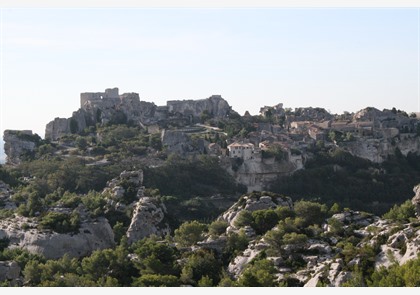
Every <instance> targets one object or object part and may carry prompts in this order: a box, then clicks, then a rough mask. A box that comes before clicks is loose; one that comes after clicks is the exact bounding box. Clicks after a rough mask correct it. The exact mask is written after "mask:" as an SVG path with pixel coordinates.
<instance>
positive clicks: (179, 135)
mask: <svg viewBox="0 0 420 295" xmlns="http://www.w3.org/2000/svg"><path fill="white" fill-rule="evenodd" d="M161 141H162V146H163V147H165V149H166V151H167V152H168V153H176V154H179V155H185V154H187V153H191V152H194V149H195V148H194V146H193V144H192V141H191V139H190V137H189V136H188V135H187V134H186V133H184V132H181V131H177V130H163V131H162V133H161Z"/></svg>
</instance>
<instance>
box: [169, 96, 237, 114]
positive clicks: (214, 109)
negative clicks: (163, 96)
mask: <svg viewBox="0 0 420 295" xmlns="http://www.w3.org/2000/svg"><path fill="white" fill-rule="evenodd" d="M167 106H168V110H169V112H172V113H179V114H182V115H184V116H193V117H200V116H201V114H203V113H204V112H206V113H207V114H209V115H211V116H214V117H216V118H224V117H226V116H227V115H228V114H229V112H230V111H231V107H230V106H229V104H228V103H227V101H226V100H224V99H223V98H222V97H221V96H220V95H212V96H211V97H209V98H207V99H199V100H171V101H168V102H167Z"/></svg>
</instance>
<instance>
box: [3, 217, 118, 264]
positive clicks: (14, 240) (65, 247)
mask: <svg viewBox="0 0 420 295" xmlns="http://www.w3.org/2000/svg"><path fill="white" fill-rule="evenodd" d="M24 224H26V225H29V227H30V229H24V228H26V227H25V226H23V225H24ZM2 238H7V239H9V241H10V243H9V247H12V248H13V247H18V248H22V249H26V250H28V251H29V252H31V253H34V254H40V255H44V256H45V257H46V258H47V259H58V258H60V257H62V256H63V255H64V254H66V253H67V254H68V255H69V256H70V257H84V256H87V255H90V254H91V253H92V252H93V251H95V250H98V249H106V248H111V247H113V246H114V245H115V242H114V233H113V231H112V228H111V226H110V225H109V223H108V220H107V219H105V218H98V220H96V221H90V222H84V223H82V224H81V226H80V228H79V232H78V233H77V234H70V233H69V234H60V233H56V232H52V231H40V230H38V229H36V224H34V223H33V221H32V220H31V219H28V218H25V217H14V218H9V219H3V220H1V221H0V239H2Z"/></svg>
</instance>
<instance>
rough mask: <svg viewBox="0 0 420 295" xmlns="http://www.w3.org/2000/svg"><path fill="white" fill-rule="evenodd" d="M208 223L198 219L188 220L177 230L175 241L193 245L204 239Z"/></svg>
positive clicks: (183, 244)
mask: <svg viewBox="0 0 420 295" xmlns="http://www.w3.org/2000/svg"><path fill="white" fill-rule="evenodd" d="M206 229H207V225H205V224H203V223H199V222H198V221H195V220H193V221H187V222H184V223H183V224H181V226H180V227H179V228H178V229H176V230H175V236H174V239H175V241H176V242H177V243H178V244H179V245H181V246H192V245H194V244H196V243H197V242H199V241H202V240H203V239H204V235H203V234H204V231H205V230H206Z"/></svg>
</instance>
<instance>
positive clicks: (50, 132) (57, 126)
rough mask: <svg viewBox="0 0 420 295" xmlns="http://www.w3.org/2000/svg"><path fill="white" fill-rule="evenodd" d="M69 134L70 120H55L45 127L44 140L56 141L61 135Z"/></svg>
mask: <svg viewBox="0 0 420 295" xmlns="http://www.w3.org/2000/svg"><path fill="white" fill-rule="evenodd" d="M70 133H71V132H70V119H65V118H55V119H54V120H53V121H51V122H49V123H48V124H47V126H46V127H45V138H49V139H51V140H57V139H59V138H60V137H62V136H63V135H66V134H70Z"/></svg>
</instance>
